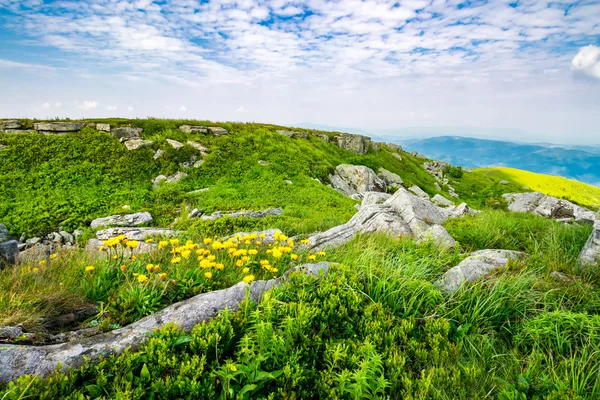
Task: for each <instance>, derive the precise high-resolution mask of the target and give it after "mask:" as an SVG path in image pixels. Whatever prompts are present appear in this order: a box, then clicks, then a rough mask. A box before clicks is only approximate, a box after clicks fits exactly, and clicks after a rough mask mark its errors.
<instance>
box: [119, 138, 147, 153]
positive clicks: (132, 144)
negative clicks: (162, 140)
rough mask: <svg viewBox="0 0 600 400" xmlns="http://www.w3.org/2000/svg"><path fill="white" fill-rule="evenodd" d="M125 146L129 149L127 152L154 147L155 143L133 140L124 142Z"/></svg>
mask: <svg viewBox="0 0 600 400" xmlns="http://www.w3.org/2000/svg"><path fill="white" fill-rule="evenodd" d="M123 144H124V145H125V147H127V150H130V151H131V150H139V149H141V148H144V147H149V146H152V145H153V144H154V142H153V141H151V140H143V139H131V140H126V141H125V142H123Z"/></svg>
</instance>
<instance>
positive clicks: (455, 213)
mask: <svg viewBox="0 0 600 400" xmlns="http://www.w3.org/2000/svg"><path fill="white" fill-rule="evenodd" d="M444 211H446V212H447V213H448V217H449V218H458V217H464V216H473V215H477V214H479V213H480V212H481V211H479V210H473V209H472V208H471V207H469V206H468V205H467V203H460V204H459V205H458V206H456V207H455V206H450V207H448V208H445V209H444Z"/></svg>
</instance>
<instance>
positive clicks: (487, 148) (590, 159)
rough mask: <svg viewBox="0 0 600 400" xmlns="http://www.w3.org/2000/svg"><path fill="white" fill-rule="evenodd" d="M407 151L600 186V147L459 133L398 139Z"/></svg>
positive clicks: (441, 158)
mask: <svg viewBox="0 0 600 400" xmlns="http://www.w3.org/2000/svg"><path fill="white" fill-rule="evenodd" d="M394 142H396V143H398V144H401V145H402V146H403V147H404V148H405V150H407V151H418V152H419V153H422V154H425V155H426V156H427V157H429V158H433V159H437V160H442V161H447V162H449V163H451V164H454V165H461V166H463V167H467V168H481V167H492V166H504V167H511V168H519V169H524V170H527V171H532V172H538V173H543V174H549V175H559V176H564V177H566V178H572V179H577V180H578V181H581V182H585V183H589V184H592V185H596V186H600V146H561V145H555V144H550V143H536V144H527V143H516V142H504V141H498V140H484V139H475V138H466V137H458V136H440V137H432V138H426V139H407V140H394Z"/></svg>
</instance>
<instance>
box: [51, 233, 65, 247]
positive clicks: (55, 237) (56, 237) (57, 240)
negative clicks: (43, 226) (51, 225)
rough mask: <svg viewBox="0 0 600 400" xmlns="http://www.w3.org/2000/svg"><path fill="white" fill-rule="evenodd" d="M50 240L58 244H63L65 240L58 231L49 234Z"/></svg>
mask: <svg viewBox="0 0 600 400" xmlns="http://www.w3.org/2000/svg"><path fill="white" fill-rule="evenodd" d="M48 240H50V241H52V242H53V243H56V244H61V243H62V241H63V237H62V236H61V234H60V233H58V232H50V234H49V235H48Z"/></svg>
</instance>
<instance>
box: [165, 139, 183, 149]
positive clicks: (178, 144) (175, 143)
mask: <svg viewBox="0 0 600 400" xmlns="http://www.w3.org/2000/svg"><path fill="white" fill-rule="evenodd" d="M167 143H169V144H170V145H171V147H173V148H174V149H175V150H179V149H181V148H182V147H184V146H185V145H184V144H183V143H181V142H178V141H177V140H173V139H167Z"/></svg>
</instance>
